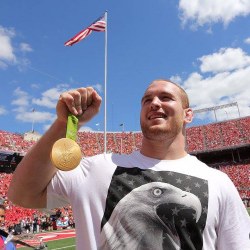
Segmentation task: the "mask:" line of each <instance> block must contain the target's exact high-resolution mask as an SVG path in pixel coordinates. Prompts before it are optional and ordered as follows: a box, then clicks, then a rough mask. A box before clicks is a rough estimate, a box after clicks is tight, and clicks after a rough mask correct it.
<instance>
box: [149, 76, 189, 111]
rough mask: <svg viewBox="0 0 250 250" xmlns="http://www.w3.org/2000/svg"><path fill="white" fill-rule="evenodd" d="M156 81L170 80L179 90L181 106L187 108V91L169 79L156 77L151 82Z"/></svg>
mask: <svg viewBox="0 0 250 250" xmlns="http://www.w3.org/2000/svg"><path fill="white" fill-rule="evenodd" d="M158 81H164V82H170V83H172V84H173V85H175V86H176V87H177V88H178V89H179V90H180V95H181V101H182V107H183V108H184V109H187V108H189V98H188V94H187V92H186V91H185V90H184V89H183V88H182V87H181V86H180V85H179V84H177V83H175V82H172V81H171V80H169V79H156V80H154V81H152V82H151V84H152V83H154V82H158Z"/></svg>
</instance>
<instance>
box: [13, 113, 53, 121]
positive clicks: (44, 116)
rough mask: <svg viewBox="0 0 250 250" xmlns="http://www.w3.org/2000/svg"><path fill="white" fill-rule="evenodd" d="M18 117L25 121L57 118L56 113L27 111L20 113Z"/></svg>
mask: <svg viewBox="0 0 250 250" xmlns="http://www.w3.org/2000/svg"><path fill="white" fill-rule="evenodd" d="M16 119H17V120H19V121H23V122H31V121H34V122H35V123H44V122H48V121H50V122H51V121H53V120H54V119H55V115H54V114H52V113H49V112H37V111H35V112H31V111H29V112H28V111H26V112H22V113H18V114H17V116H16Z"/></svg>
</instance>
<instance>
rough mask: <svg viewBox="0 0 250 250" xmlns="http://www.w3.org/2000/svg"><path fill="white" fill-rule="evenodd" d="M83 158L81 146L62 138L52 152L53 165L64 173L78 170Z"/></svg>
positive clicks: (55, 144)
mask: <svg viewBox="0 0 250 250" xmlns="http://www.w3.org/2000/svg"><path fill="white" fill-rule="evenodd" d="M81 158H82V154H81V149H80V147H79V145H78V144H77V143H76V142H75V141H73V140H71V139H69V138H62V139H60V140H58V141H56V142H55V143H54V145H53V147H52V151H51V161H52V163H53V165H54V166H55V167H56V168H58V169H60V170H63V171H69V170H72V169H74V168H76V167H77V166H78V165H79V163H80V161H81Z"/></svg>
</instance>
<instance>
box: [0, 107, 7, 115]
mask: <svg viewBox="0 0 250 250" xmlns="http://www.w3.org/2000/svg"><path fill="white" fill-rule="evenodd" d="M6 113H7V111H6V109H5V108H4V107H3V106H0V115H4V114H6Z"/></svg>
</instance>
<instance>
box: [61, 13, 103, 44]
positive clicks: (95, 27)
mask: <svg viewBox="0 0 250 250" xmlns="http://www.w3.org/2000/svg"><path fill="white" fill-rule="evenodd" d="M105 29H106V22H105V20H104V16H102V17H101V18H99V19H97V20H96V21H95V22H94V23H92V24H91V25H90V26H89V27H88V28H86V29H83V30H81V31H80V32H79V33H77V34H76V35H75V36H73V37H72V38H70V39H69V40H68V41H67V42H65V43H64V45H65V46H72V45H73V44H75V43H78V42H80V41H81V40H83V39H84V38H85V37H87V36H88V35H90V34H91V33H92V31H97V32H99V31H105Z"/></svg>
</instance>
